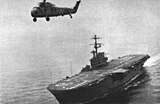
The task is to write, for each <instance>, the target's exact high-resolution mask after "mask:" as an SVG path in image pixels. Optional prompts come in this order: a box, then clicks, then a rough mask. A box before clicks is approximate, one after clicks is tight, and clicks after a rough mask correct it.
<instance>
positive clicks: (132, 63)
mask: <svg viewBox="0 0 160 104" xmlns="http://www.w3.org/2000/svg"><path fill="white" fill-rule="evenodd" d="M93 39H94V40H95V43H94V50H93V51H92V52H91V53H92V54H93V57H92V58H91V59H90V65H86V67H85V68H83V69H82V70H81V72H80V73H78V74H75V75H74V76H72V77H70V78H66V79H63V80H61V81H58V82H56V83H54V84H50V85H49V86H48V90H49V91H50V92H51V93H52V94H53V95H54V96H55V97H56V99H57V100H58V101H59V102H60V103H82V102H88V101H92V100H94V99H97V98H99V97H101V96H106V95H109V94H110V93H113V92H115V91H117V90H119V89H121V88H123V87H125V86H127V85H128V84H130V83H132V81H134V80H135V79H136V78H138V77H139V76H140V75H142V74H143V73H144V69H143V64H144V62H145V61H146V60H147V59H148V58H149V57H150V56H149V55H147V54H132V55H126V56H122V57H119V58H118V59H113V60H111V61H109V62H107V61H108V57H105V53H104V52H98V48H100V47H101V46H102V43H98V42H97V39H100V38H99V37H97V36H96V35H95V36H94V37H93Z"/></svg>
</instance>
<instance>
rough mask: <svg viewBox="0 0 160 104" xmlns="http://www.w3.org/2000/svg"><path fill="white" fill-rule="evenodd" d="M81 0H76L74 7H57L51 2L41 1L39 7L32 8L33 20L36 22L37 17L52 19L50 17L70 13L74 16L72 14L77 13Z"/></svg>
mask: <svg viewBox="0 0 160 104" xmlns="http://www.w3.org/2000/svg"><path fill="white" fill-rule="evenodd" d="M80 2H81V1H80V0H79V1H77V2H76V4H75V6H74V7H73V8H67V7H57V6H55V4H52V3H50V2H46V0H43V2H39V4H38V6H37V7H33V9H32V10H31V16H32V17H33V21H34V22H36V21H37V18H46V21H49V20H50V17H57V16H64V15H69V16H70V18H72V15H71V14H75V13H76V12H77V10H78V7H79V4H80Z"/></svg>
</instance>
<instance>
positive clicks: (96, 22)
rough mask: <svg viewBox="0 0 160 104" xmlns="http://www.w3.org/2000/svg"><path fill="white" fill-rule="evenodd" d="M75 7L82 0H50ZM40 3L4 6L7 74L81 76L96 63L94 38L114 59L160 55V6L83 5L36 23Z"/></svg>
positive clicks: (0, 38) (0, 45)
mask: <svg viewBox="0 0 160 104" xmlns="http://www.w3.org/2000/svg"><path fill="white" fill-rule="evenodd" d="M47 1H48V2H52V3H54V4H56V5H57V6H64V7H73V6H74V5H75V3H76V0H47ZM38 2H39V0H1V6H0V64H1V66H2V67H1V69H2V70H13V71H14V70H33V69H35V70H39V69H53V70H61V71H62V70H63V71H64V70H66V71H68V70H69V69H70V62H72V67H73V70H75V73H77V72H78V71H80V70H81V68H82V67H84V66H85V65H86V64H89V59H90V58H91V57H92V54H91V53H90V51H91V50H92V49H93V46H90V44H92V43H93V40H91V37H92V36H93V35H94V34H97V35H98V36H100V37H101V38H102V39H101V40H99V42H102V43H103V44H104V45H103V47H102V48H101V49H100V51H105V52H106V53H109V55H108V56H109V59H112V58H117V57H118V56H123V55H127V54H139V53H140V54H149V55H154V54H157V53H158V52H160V48H159V47H160V41H159V40H160V35H159V34H160V29H159V28H160V6H159V5H160V1H159V0H82V2H81V4H80V7H79V9H78V12H77V13H76V14H74V15H73V19H71V18H70V17H69V16H64V17H53V18H51V19H50V21H49V22H46V20H45V19H44V18H41V19H39V18H38V20H37V22H36V23H34V22H33V21H32V19H33V18H32V17H31V15H30V11H31V9H32V8H33V7H34V6H36V5H37V3H38Z"/></svg>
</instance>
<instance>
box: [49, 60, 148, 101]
mask: <svg viewBox="0 0 160 104" xmlns="http://www.w3.org/2000/svg"><path fill="white" fill-rule="evenodd" d="M148 58H149V57H144V58H142V59H141V60H140V61H138V62H135V63H134V64H132V66H133V67H132V68H131V69H128V70H127V71H126V72H124V73H123V74H122V73H121V74H117V73H116V74H115V75H114V73H112V75H111V74H108V75H106V76H105V77H102V78H101V79H100V80H98V81H93V82H91V83H90V84H86V85H84V86H80V87H77V88H73V89H68V90H61V89H60V90H59V89H58V90H57V89H52V88H51V86H49V87H48V90H49V91H50V92H51V93H52V94H53V95H54V96H55V97H56V99H57V100H58V101H59V102H60V103H82V102H83V103H84V102H89V101H92V100H95V99H98V98H100V97H103V96H106V95H109V94H111V93H114V92H116V91H117V90H119V89H121V88H123V87H125V86H127V85H128V84H129V83H131V82H132V81H134V80H135V79H136V78H138V77H139V76H140V75H141V74H143V72H144V69H143V64H144V62H145V61H146V60H147V59H148Z"/></svg>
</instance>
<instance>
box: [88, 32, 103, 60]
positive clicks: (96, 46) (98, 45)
mask: <svg viewBox="0 0 160 104" xmlns="http://www.w3.org/2000/svg"><path fill="white" fill-rule="evenodd" d="M92 39H94V41H95V43H94V44H93V45H94V48H95V50H93V51H91V53H93V57H97V55H98V48H100V47H101V45H102V43H97V39H101V38H99V37H97V35H94V37H93V38H92Z"/></svg>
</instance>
